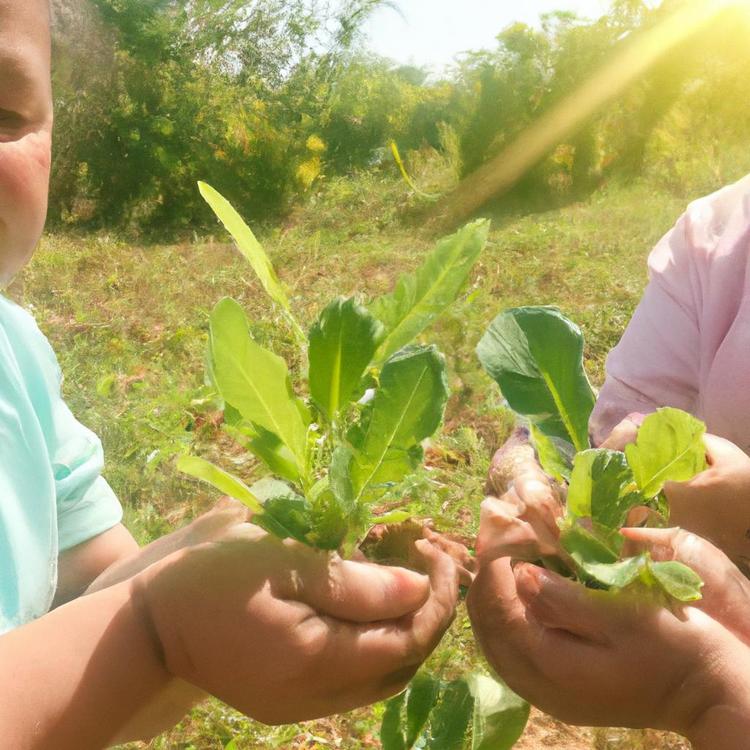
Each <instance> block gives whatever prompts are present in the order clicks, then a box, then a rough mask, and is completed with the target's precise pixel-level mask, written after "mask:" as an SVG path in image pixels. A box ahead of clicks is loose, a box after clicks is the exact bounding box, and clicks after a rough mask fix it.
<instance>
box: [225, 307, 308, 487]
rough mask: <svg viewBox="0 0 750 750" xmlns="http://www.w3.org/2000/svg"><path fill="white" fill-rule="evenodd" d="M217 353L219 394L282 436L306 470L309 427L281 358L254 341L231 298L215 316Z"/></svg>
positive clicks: (253, 420) (244, 414) (251, 419)
mask: <svg viewBox="0 0 750 750" xmlns="http://www.w3.org/2000/svg"><path fill="white" fill-rule="evenodd" d="M211 354H212V362H213V372H214V377H215V378H216V383H217V385H218V387H219V391H220V393H221V395H222V397H223V398H224V400H225V401H227V402H228V403H229V404H231V405H232V406H233V407H234V408H235V409H237V411H239V412H240V414H241V415H242V417H243V418H244V419H245V420H247V421H248V422H250V423H251V424H253V425H257V426H258V427H259V428H262V429H263V430H267V431H268V432H271V433H273V434H274V435H276V436H277V437H278V438H279V440H280V441H281V442H282V443H284V445H286V446H287V448H289V450H290V451H291V453H292V455H293V456H294V458H295V459H296V462H297V470H298V473H299V467H300V466H304V458H305V448H306V439H307V426H306V424H305V421H304V420H303V416H302V415H303V409H304V407H302V408H300V406H301V403H300V401H299V399H297V397H296V396H295V395H294V392H293V391H292V384H291V381H290V379H289V372H288V370H287V366H286V363H285V362H284V360H283V359H281V357H277V356H276V355H275V354H273V353H272V352H269V351H268V350H267V349H264V348H263V347H262V346H259V345H258V344H256V343H255V341H253V339H252V338H251V337H250V333H249V330H248V324H247V318H246V316H245V312H244V310H243V309H242V307H240V305H239V304H238V303H237V302H235V301H234V300H233V299H229V298H225V299H223V300H221V301H220V302H218V303H217V305H216V307H215V308H214V309H213V312H212V313H211Z"/></svg>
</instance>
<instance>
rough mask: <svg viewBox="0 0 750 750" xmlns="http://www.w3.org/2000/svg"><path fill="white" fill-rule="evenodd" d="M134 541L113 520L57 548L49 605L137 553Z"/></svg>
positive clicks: (64, 599) (62, 600)
mask: <svg viewBox="0 0 750 750" xmlns="http://www.w3.org/2000/svg"><path fill="white" fill-rule="evenodd" d="M138 550H139V547H138V543H137V542H136V541H135V539H133V537H132V535H131V534H130V532H129V531H128V530H127V529H126V528H125V527H124V526H123V525H122V524H117V526H114V527H113V528H111V529H109V530H108V531H105V532H104V533H103V534H99V535H98V536H95V537H94V538H93V539H89V540H88V541H86V542H83V543H82V544H79V545H76V546H75V547H72V548H71V549H68V550H65V551H64V552H61V553H60V555H59V557H58V561H57V590H56V591H55V599H54V601H53V602H52V608H53V609H54V608H55V607H59V606H60V605H61V604H65V603H66V602H69V601H72V600H73V599H75V598H76V597H78V596H80V595H81V594H83V592H84V591H86V589H87V588H88V587H89V586H90V585H91V582H92V581H94V580H95V579H96V578H97V577H98V576H100V575H101V574H102V573H103V572H104V571H105V570H107V569H108V568H111V567H112V566H113V565H116V564H117V563H119V562H120V561H121V560H124V559H126V558H129V557H131V556H132V555H135V554H137V553H138Z"/></svg>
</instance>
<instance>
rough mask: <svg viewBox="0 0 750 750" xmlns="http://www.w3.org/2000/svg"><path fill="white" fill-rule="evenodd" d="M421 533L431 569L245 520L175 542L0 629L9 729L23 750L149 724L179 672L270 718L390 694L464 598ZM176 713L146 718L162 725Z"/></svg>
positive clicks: (6, 733) (2, 729)
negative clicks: (184, 544) (143, 720)
mask: <svg viewBox="0 0 750 750" xmlns="http://www.w3.org/2000/svg"><path fill="white" fill-rule="evenodd" d="M419 544H420V548H421V549H422V551H423V554H424V557H425V561H426V567H427V568H429V570H430V576H429V579H428V578H427V577H424V576H420V575H418V574H416V573H412V572H410V571H406V570H403V569H395V568H384V567H381V566H375V565H370V564H365V563H355V562H346V561H342V560H339V559H338V558H335V557H331V556H329V555H326V554H323V553H318V552H315V551H314V550H312V549H309V548H307V547H303V546H302V545H299V544H296V543H288V542H287V543H282V542H280V541H279V540H277V539H275V538H271V537H269V536H268V535H267V534H265V533H264V532H263V531H262V530H260V529H258V528H257V527H254V526H251V525H249V524H239V525H237V526H235V527H233V528H232V529H231V530H230V531H227V532H226V533H225V534H224V535H223V536H222V538H221V539H218V540H216V541H214V542H211V543H208V544H202V545H198V546H196V547H191V548H186V549H183V550H180V551H179V552H177V553H174V554H172V555H170V556H169V557H167V558H165V559H164V560H162V561H160V562H157V563H155V564H153V565H152V566H150V567H149V568H148V569H147V570H146V571H144V572H143V573H141V574H139V575H137V576H136V577H135V578H132V579H130V580H128V581H123V582H121V583H117V584H115V585H113V586H111V587H109V588H107V589H104V590H102V591H98V592H96V593H93V594H91V595H88V596H84V597H81V598H79V599H76V600H75V601H73V602H70V603H69V604H66V605H63V606H61V607H59V608H58V609H56V610H54V611H52V612H50V613H49V614H47V615H45V616H44V617H42V618H40V619H39V620H37V621H35V622H32V623H30V624H28V625H25V626H23V627H21V628H19V629H17V630H15V631H11V632H10V633H8V634H7V635H5V636H2V637H0V664H2V667H3V676H4V680H3V685H4V687H3V688H0V736H2V737H3V740H4V742H5V743H6V744H7V745H8V747H13V748H14V750H37V748H43V747H55V748H56V750H67V749H68V748H71V750H73V749H75V750H79V749H80V748H84V747H102V746H105V745H107V744H108V743H111V742H113V741H115V740H116V739H120V738H122V731H123V729H124V728H125V727H127V726H128V725H129V730H131V731H132V730H136V732H138V731H140V728H139V727H138V726H134V725H133V723H132V719H133V717H134V716H138V715H140V716H148V715H149V712H148V708H149V705H152V704H153V703H154V702H155V701H157V702H158V701H160V700H162V699H163V697H164V695H165V691H168V690H169V686H170V684H172V681H173V679H174V678H179V679H182V680H185V681H186V682H189V683H191V684H193V685H196V686H197V687H199V688H201V689H203V690H205V691H207V692H210V693H212V694H214V695H216V696H217V697H219V698H222V699H223V700H225V701H226V702H228V703H230V704H231V705H233V706H235V707H236V708H238V709H240V710H242V711H244V712H245V713H247V714H248V715H250V716H252V717H254V718H257V719H259V720H261V721H265V722H267V723H282V722H284V723H285V722H292V721H298V720H304V719H309V718H313V717H317V716H323V715H326V714H330V713H335V712H338V711H344V710H349V709H350V708H353V707H355V706H359V705H364V704H367V703H371V702H375V701H377V700H380V699H382V698H384V697H387V696H389V695H392V694H394V693H395V692H397V691H398V690H400V689H401V688H402V687H404V685H405V684H406V682H407V681H408V680H409V679H410V677H411V676H412V675H413V673H414V672H415V671H416V669H417V668H418V666H419V664H420V663H421V661H422V660H423V659H424V658H425V656H426V655H427V654H428V653H429V651H430V650H431V649H432V648H433V647H434V646H435V644H436V643H437V642H438V640H439V638H440V636H441V635H442V633H443V632H444V630H445V628H446V627H447V626H448V624H449V622H450V621H451V619H452V615H453V608H454V606H455V602H456V596H457V588H458V584H457V573H456V569H455V566H454V565H453V563H452V561H451V560H450V559H449V558H448V557H447V556H445V555H443V554H441V553H439V552H438V551H437V550H435V549H434V548H433V547H431V546H430V545H429V544H428V543H427V542H424V541H422V542H420V543H419ZM184 708H187V706H185V707H184ZM182 710H184V709H182ZM176 718H178V717H175V716H172V717H170V719H169V721H165V724H164V726H161V727H154V726H153V725H148V728H147V729H146V728H145V726H146V725H142V727H143V728H144V732H146V733H151V734H153V732H154V731H158V730H160V729H165V728H167V726H169V723H170V722H171V723H174V721H175V720H176Z"/></svg>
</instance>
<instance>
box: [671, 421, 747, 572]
mask: <svg viewBox="0 0 750 750" xmlns="http://www.w3.org/2000/svg"><path fill="white" fill-rule="evenodd" d="M704 442H705V444H706V459H707V461H708V469H706V471H704V472H702V473H700V474H698V476H696V477H694V478H693V479H692V480H691V481H689V482H680V483H678V482H669V483H668V484H667V485H666V486H665V487H664V492H665V494H666V496H667V499H668V500H669V522H670V524H671V525H674V526H682V527H683V528H685V529H689V530H690V531H693V532H695V533H696V534H699V535H700V536H703V537H706V538H707V539H709V540H710V541H711V542H713V543H714V544H716V545H717V546H719V547H721V549H722V550H724V552H726V554H727V555H729V557H731V558H732V560H733V561H734V562H735V563H736V564H737V565H739V566H740V568H741V569H742V570H743V572H744V573H745V574H746V575H747V574H748V573H749V572H750V457H749V456H748V455H747V454H746V453H745V452H744V451H743V450H742V449H741V448H738V447H737V446H736V445H734V444H733V443H731V442H729V441H728V440H724V439H723V438H720V437H716V436H715V435H706V436H705V437H704Z"/></svg>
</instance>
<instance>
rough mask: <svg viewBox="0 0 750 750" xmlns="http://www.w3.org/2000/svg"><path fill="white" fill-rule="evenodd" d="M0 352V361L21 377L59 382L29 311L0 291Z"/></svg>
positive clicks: (53, 360) (57, 370)
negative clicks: (11, 367)
mask: <svg viewBox="0 0 750 750" xmlns="http://www.w3.org/2000/svg"><path fill="white" fill-rule="evenodd" d="M0 353H2V358H1V359H2V364H4V365H5V366H6V368H7V367H8V366H10V365H11V364H12V366H13V369H15V370H16V371H17V373H18V374H19V375H21V376H22V377H23V378H24V379H27V378H28V379H31V380H38V379H40V378H42V379H44V380H45V381H47V385H48V386H52V387H54V385H55V384H57V385H59V381H60V368H59V366H58V364H57V358H56V357H55V354H54V352H53V351H52V347H51V346H50V344H49V342H48V341H47V338H46V337H45V335H44V334H43V333H42V332H41V330H40V329H39V326H38V325H37V323H36V320H34V317H33V315H32V314H31V313H30V312H28V311H27V310H25V309H24V308H22V307H21V306H20V305H18V304H16V303H15V302H13V301H12V300H10V299H8V298H7V297H6V296H5V295H3V294H0Z"/></svg>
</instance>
